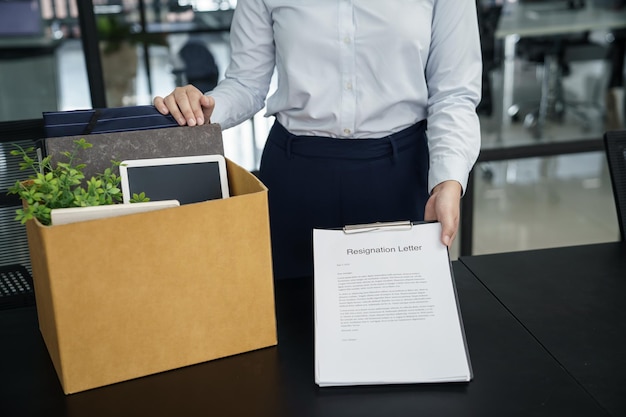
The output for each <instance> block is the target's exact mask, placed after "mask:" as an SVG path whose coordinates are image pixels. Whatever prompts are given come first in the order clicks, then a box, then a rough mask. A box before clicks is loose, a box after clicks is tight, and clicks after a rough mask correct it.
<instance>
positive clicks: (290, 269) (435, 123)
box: [154, 0, 482, 278]
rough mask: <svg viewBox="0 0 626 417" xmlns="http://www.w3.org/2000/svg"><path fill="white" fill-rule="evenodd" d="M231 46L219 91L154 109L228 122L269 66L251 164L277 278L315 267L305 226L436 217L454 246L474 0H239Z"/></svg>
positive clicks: (189, 120) (476, 86)
mask: <svg viewBox="0 0 626 417" xmlns="http://www.w3.org/2000/svg"><path fill="white" fill-rule="evenodd" d="M231 48H232V55H231V62H230V65H229V68H228V70H227V72H226V78H225V79H224V80H222V81H221V82H220V83H219V85H218V86H217V87H216V88H215V89H214V90H212V91H210V92H207V93H206V94H203V93H202V92H200V91H199V90H197V89H196V88H195V87H193V86H189V85H188V86H185V87H179V88H176V89H175V90H174V91H173V92H172V93H171V94H169V95H168V96H166V97H165V98H162V97H156V98H155V99H154V105H155V106H156V108H157V109H159V111H160V112H161V113H163V114H168V113H170V114H172V116H174V117H175V118H176V120H177V121H178V123H179V124H181V125H185V124H186V125H190V126H194V125H197V124H203V123H205V122H208V121H209V120H210V121H211V122H214V123H219V124H221V125H222V127H223V128H224V129H227V128H229V127H231V126H234V125H236V124H238V123H241V122H243V121H246V120H248V119H249V118H250V117H252V116H253V115H254V114H255V113H256V112H258V111H259V110H260V109H262V108H263V107H264V105H265V104H266V102H265V99H266V96H267V93H268V90H269V85H270V80H271V77H272V74H273V72H274V69H276V71H277V90H276V92H275V93H274V94H273V95H272V96H271V97H269V99H267V115H274V116H276V122H275V124H274V126H273V127H272V129H271V131H270V134H269V137H268V140H267V143H266V146H265V149H264V152H263V156H262V159H261V166H260V173H259V176H260V178H261V180H262V181H263V182H264V183H265V184H266V185H267V187H268V188H269V210H270V223H271V233H272V247H273V252H274V271H275V275H276V277H279V278H282V277H297V276H306V275H311V273H312V249H311V240H312V239H311V233H312V229H313V228H328V227H340V226H343V225H345V224H358V223H367V222H375V221H394V220H413V221H419V220H424V219H426V220H438V221H439V222H441V224H442V236H441V240H442V243H443V244H445V245H447V246H449V245H450V244H451V243H452V241H453V239H454V237H455V235H456V232H457V228H458V220H459V205H460V198H461V195H462V193H463V190H464V189H465V186H466V184H467V179H468V176H469V172H470V170H471V168H472V166H473V164H474V163H475V161H476V158H477V156H478V152H479V148H480V128H479V122H478V116H477V114H476V106H477V105H478V103H479V101H480V91H481V72H482V63H481V51H480V40H479V36H478V24H477V17H476V4H475V0H390V1H385V2H382V1H373V0H239V2H238V4H237V8H236V10H235V14H234V17H233V22H232V26H231ZM426 125H428V131H426Z"/></svg>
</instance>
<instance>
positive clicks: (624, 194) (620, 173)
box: [604, 130, 626, 242]
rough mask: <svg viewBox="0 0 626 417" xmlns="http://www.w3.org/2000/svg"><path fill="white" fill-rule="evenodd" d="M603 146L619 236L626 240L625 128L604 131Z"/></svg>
mask: <svg viewBox="0 0 626 417" xmlns="http://www.w3.org/2000/svg"><path fill="white" fill-rule="evenodd" d="M604 147H605V150H606V156H607V160H608V164H609V172H610V174H611V184H612V186H613V195H614V197H615V208H616V210H617V220H618V223H619V230H620V236H621V239H622V241H623V242H626V130H621V131H614V132H606V133H605V134H604Z"/></svg>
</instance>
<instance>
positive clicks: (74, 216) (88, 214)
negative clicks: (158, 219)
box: [50, 200, 180, 226]
mask: <svg viewBox="0 0 626 417" xmlns="http://www.w3.org/2000/svg"><path fill="white" fill-rule="evenodd" d="M179 205H180V204H179V203H178V201H177V200H164V201H148V202H145V203H133V204H108V205H103V206H89V207H69V208H59V209H52V211H50V218H51V224H52V225H53V226H58V225H61V224H70V223H76V222H82V221H86V220H95V219H104V218H106V217H115V216H123V215H125V214H134V213H143V212H146V211H153V210H160V209H164V208H170V207H178V206H179Z"/></svg>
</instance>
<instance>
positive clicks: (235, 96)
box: [206, 0, 275, 129]
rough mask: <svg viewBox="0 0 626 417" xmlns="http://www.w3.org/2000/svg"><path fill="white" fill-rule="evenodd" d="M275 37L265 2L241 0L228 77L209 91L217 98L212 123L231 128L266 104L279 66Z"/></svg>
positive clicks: (232, 35)
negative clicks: (275, 69) (276, 59)
mask: <svg viewBox="0 0 626 417" xmlns="http://www.w3.org/2000/svg"><path fill="white" fill-rule="evenodd" d="M273 39H274V38H273V29H272V19H271V15H270V13H269V11H268V10H267V7H266V6H265V3H264V1H262V0H239V1H238V3H237V7H236V8H235V12H234V15H233V21H232V24H231V31H230V45H231V59H230V64H229V66H228V68H227V70H226V74H225V78H224V79H223V80H222V81H220V83H219V84H218V85H217V86H216V87H215V89H213V90H212V91H209V92H207V93H206V94H207V95H210V96H212V97H213V98H214V99H215V109H214V111H213V114H212V115H211V122H213V123H219V124H220V125H221V126H222V128H223V129H228V128H230V127H233V126H235V125H237V124H239V123H241V122H244V121H246V120H248V119H250V118H251V117H252V116H254V115H255V114H256V113H257V112H258V111H259V110H261V109H262V108H263V107H264V106H265V99H266V97H267V93H268V91H269V86H270V81H271V78H272V74H273V72H274V65H275V55H274V40H273Z"/></svg>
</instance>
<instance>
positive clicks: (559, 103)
mask: <svg viewBox="0 0 626 417" xmlns="http://www.w3.org/2000/svg"><path fill="white" fill-rule="evenodd" d="M623 3H624V1H622V0H605V1H601V0H595V1H594V0H585V1H583V0H567V1H566V0H558V1H557V0H541V1H537V0H535V1H532V0H525V1H524V0H517V1H516V0H495V1H484V0H480V1H478V2H477V4H478V9H479V23H480V28H481V39H482V46H483V59H484V77H483V81H484V88H483V90H484V91H483V101H482V102H481V105H480V107H479V109H478V111H479V115H480V118H481V125H482V130H483V132H482V139H483V152H482V153H481V159H480V160H479V163H477V165H476V167H475V169H474V172H473V175H472V180H471V183H470V186H469V189H468V194H469V196H468V198H467V199H466V200H465V202H464V207H463V208H464V210H463V212H464V218H463V227H462V229H461V234H460V236H459V237H458V238H457V240H456V242H455V246H454V248H453V249H452V251H451V256H452V258H453V259H455V258H456V257H458V256H459V255H469V254H484V253H494V252H505V251H517V250H525V249H538V248H546V247H556V246H564V245H578V244H586V243H595V242H606V241H615V240H618V239H619V231H618V223H617V216H616V212H615V205H614V200H613V195H612V190H611V184H610V178H609V174H608V169H607V164H606V160H605V155H604V152H603V148H602V146H603V145H602V135H603V133H604V132H605V131H607V130H618V129H624V87H623V80H624V66H623V63H624V51H623V42H624V36H625V35H624V32H625V31H626V10H625V9H624V5H623ZM235 7H236V0H92V1H89V0H0V122H5V121H15V120H27V119H36V118H40V117H41V114H42V112H44V111H52V110H74V109H84V108H92V107H103V106H108V107H117V106H129V105H135V104H150V103H151V101H152V98H153V97H154V96H155V95H166V94H168V93H169V92H170V91H171V90H172V89H173V88H174V87H175V86H177V85H183V84H185V83H187V82H192V83H194V84H196V85H198V86H199V87H201V88H207V89H209V88H211V86H212V85H213V84H214V83H215V82H216V81H217V80H218V79H220V78H221V77H223V76H224V71H225V69H226V66H227V64H228V59H229V42H228V39H229V35H228V31H229V25H230V20H231V19H232V13H233V9H234V8H235ZM211 62H213V63H214V64H210V63H211ZM209 64H210V65H209ZM271 123H272V120H271V119H267V118H265V117H263V112H260V113H259V114H258V115H256V116H255V117H254V119H253V120H250V121H249V122H248V123H244V124H242V125H241V126H238V127H236V128H232V129H229V130H227V131H225V132H224V141H225V149H226V156H227V157H229V158H231V159H232V160H234V161H235V162H237V163H239V164H241V165H243V166H244V167H246V168H247V169H249V170H255V169H256V168H257V167H258V163H259V158H260V152H261V150H262V147H263V144H264V140H265V136H266V134H267V131H268V129H269V127H270V126H271ZM0 139H2V142H1V143H0V147H2V148H1V149H0V151H1V152H0V182H2V183H0V189H2V190H4V189H6V187H8V186H10V185H11V183H12V181H11V182H7V181H9V179H10V177H9V176H8V175H7V172H9V170H10V169H14V168H15V167H12V166H11V165H10V164H11V163H12V162H11V160H10V158H9V157H8V156H7V153H8V151H9V150H10V138H0ZM3 177H4V178H5V180H1V179H2V178H3ZM12 210H13V209H12V208H11V209H10V210H9V209H8V208H7V207H0V211H4V212H3V213H2V216H3V217H2V219H0V224H2V223H5V224H6V223H8V222H12V223H15V222H13V221H12V220H11V218H12ZM13 227H18V226H13V225H11V226H6V225H5V226H0V233H3V234H4V235H5V239H4V240H3V245H5V247H4V248H3V249H2V250H0V265H2V264H7V263H14V262H15V258H16V256H18V255H17V252H19V248H18V249H15V250H13V251H11V250H9V247H8V246H6V245H7V243H6V242H7V240H6V239H7V236H10V235H9V229H10V228H13ZM11 230H12V229H11ZM11 233H15V232H14V231H11ZM17 233H19V230H18V232H17ZM16 251H17V252H16ZM22 252H23V251H22Z"/></svg>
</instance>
